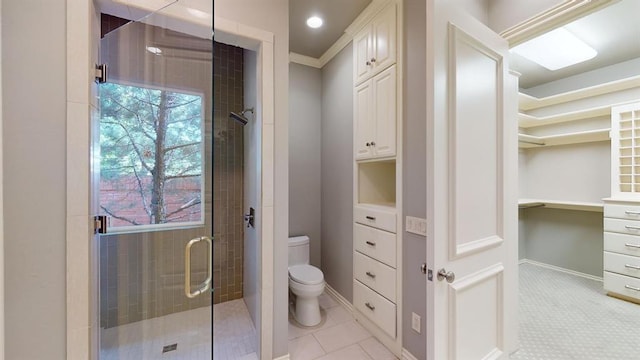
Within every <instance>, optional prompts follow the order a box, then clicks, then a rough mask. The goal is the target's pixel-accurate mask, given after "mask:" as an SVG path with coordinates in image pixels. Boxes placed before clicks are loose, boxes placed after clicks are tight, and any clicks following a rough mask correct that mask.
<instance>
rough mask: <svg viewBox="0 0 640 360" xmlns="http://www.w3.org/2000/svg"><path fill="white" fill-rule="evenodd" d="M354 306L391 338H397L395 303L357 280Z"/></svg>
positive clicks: (354, 289) (354, 283)
mask: <svg viewBox="0 0 640 360" xmlns="http://www.w3.org/2000/svg"><path fill="white" fill-rule="evenodd" d="M353 305H354V306H355V307H356V309H358V310H360V312H361V313H362V314H364V315H365V316H366V317H368V318H369V319H370V320H371V321H373V323H374V324H376V325H377V326H378V327H380V328H381V329H382V330H384V332H386V333H387V334H389V336H391V337H392V338H395V337H396V305H395V304H394V303H392V302H391V301H389V300H387V299H385V298H383V297H382V296H380V295H379V294H377V293H376V292H375V291H373V290H371V289H369V288H368V287H366V286H365V285H363V284H362V283H360V282H359V281H357V280H355V281H354V282H353Z"/></svg>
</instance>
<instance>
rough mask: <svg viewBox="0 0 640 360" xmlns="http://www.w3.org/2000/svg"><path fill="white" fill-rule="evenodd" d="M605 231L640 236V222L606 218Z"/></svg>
mask: <svg viewBox="0 0 640 360" xmlns="http://www.w3.org/2000/svg"><path fill="white" fill-rule="evenodd" d="M604 231H606V232H616V233H621V234H629V235H640V221H636V220H622V219H609V218H604Z"/></svg>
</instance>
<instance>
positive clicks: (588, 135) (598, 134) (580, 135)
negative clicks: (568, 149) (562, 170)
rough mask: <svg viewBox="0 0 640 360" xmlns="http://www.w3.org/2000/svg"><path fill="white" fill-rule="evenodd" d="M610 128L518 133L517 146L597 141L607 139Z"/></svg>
mask: <svg viewBox="0 0 640 360" xmlns="http://www.w3.org/2000/svg"><path fill="white" fill-rule="evenodd" d="M610 131H611V129H610V128H607V129H595V130H586V131H577V132H573V133H564V134H557V135H547V136H534V135H529V134H518V147H519V148H521V149H530V148H538V147H543V146H554V145H569V144H583V143H591V142H599V141H609V140H610V138H609V132H610Z"/></svg>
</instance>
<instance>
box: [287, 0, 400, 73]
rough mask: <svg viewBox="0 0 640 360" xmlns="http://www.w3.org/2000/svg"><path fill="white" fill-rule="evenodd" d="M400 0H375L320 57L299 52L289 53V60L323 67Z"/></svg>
mask: <svg viewBox="0 0 640 360" xmlns="http://www.w3.org/2000/svg"><path fill="white" fill-rule="evenodd" d="M396 1H398V0H373V1H372V2H371V3H370V4H369V5H368V6H367V7H366V8H365V9H364V10H362V12H361V13H360V15H358V17H356V18H355V20H353V22H352V23H351V24H350V25H349V26H347V28H346V29H345V30H344V34H342V36H340V37H339V38H338V40H336V42H335V43H333V45H331V46H330V47H329V48H328V49H327V51H325V52H324V54H322V55H321V56H320V57H319V58H317V59H316V58H313V57H311V56H306V55H301V54H297V53H293V52H290V53H289V61H290V62H293V63H296V64H302V65H307V66H311V67H315V68H319V69H321V68H323V67H324V66H325V65H327V64H328V63H329V61H331V59H333V58H334V57H335V56H336V55H338V53H339V52H340V51H342V49H344V48H345V47H346V46H347V45H349V43H350V42H351V41H352V40H353V38H354V37H355V36H356V34H357V33H359V32H360V30H362V29H363V28H364V27H365V26H366V25H367V24H369V23H370V22H371V20H372V19H373V18H374V17H375V16H376V15H377V14H378V13H379V12H380V11H382V9H384V8H385V7H387V6H388V5H389V4H393V3H395V2H396Z"/></svg>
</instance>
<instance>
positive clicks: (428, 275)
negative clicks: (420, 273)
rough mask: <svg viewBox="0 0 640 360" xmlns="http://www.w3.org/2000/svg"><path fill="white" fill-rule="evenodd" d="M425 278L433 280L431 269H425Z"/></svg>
mask: <svg viewBox="0 0 640 360" xmlns="http://www.w3.org/2000/svg"><path fill="white" fill-rule="evenodd" d="M427 280H429V281H433V270H431V269H429V270H427Z"/></svg>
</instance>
